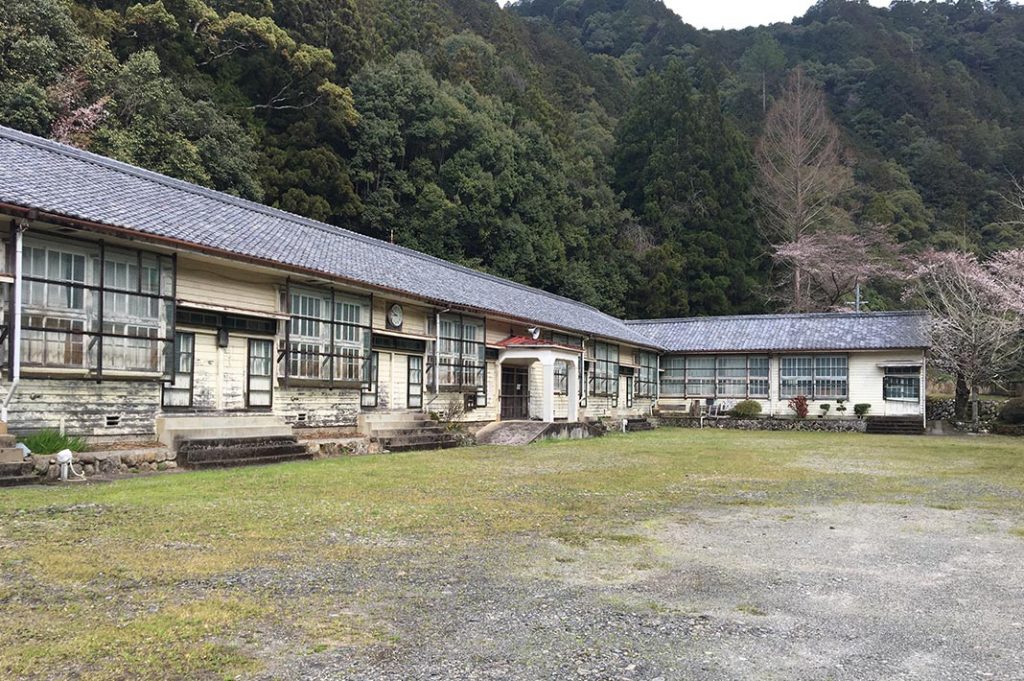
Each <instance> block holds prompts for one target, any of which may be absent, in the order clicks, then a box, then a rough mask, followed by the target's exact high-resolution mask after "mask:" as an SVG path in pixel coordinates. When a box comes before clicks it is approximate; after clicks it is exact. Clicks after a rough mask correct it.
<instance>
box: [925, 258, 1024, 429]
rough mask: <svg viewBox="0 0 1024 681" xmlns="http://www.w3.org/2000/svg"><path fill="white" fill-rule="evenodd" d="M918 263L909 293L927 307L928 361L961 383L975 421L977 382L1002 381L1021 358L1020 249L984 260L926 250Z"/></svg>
mask: <svg viewBox="0 0 1024 681" xmlns="http://www.w3.org/2000/svg"><path fill="white" fill-rule="evenodd" d="M917 262H918V265H917V268H916V271H915V272H914V273H913V286H912V289H911V295H912V296H914V297H915V298H917V299H918V300H919V302H920V303H921V304H923V305H924V306H925V307H926V308H927V309H928V310H929V311H930V312H931V317H932V322H931V324H932V326H931V343H932V348H931V357H932V361H933V362H934V364H935V365H936V366H938V367H939V368H940V369H943V370H945V371H948V372H949V373H950V374H952V375H954V376H956V377H957V382H958V386H959V385H961V384H962V385H964V386H966V388H967V390H968V391H969V399H970V401H971V405H972V409H971V417H972V420H973V421H974V422H975V424H977V422H978V389H979V386H981V385H984V384H988V383H999V382H1001V381H1003V380H1005V379H1006V378H1007V377H1009V376H1010V375H1012V374H1013V372H1015V371H1017V370H1019V369H1020V367H1021V362H1022V358H1024V251H1021V250H1016V251H1004V252H1002V253H999V254H998V255H996V256H994V257H992V258H990V259H989V260H988V261H986V262H981V261H979V260H978V258H977V257H975V256H973V255H969V254H966V253H960V252H952V251H948V252H940V251H930V252H927V253H924V254H922V255H921V256H920V257H919V258H918V260H917ZM958 393H959V390H958ZM958 397H959V395H958Z"/></svg>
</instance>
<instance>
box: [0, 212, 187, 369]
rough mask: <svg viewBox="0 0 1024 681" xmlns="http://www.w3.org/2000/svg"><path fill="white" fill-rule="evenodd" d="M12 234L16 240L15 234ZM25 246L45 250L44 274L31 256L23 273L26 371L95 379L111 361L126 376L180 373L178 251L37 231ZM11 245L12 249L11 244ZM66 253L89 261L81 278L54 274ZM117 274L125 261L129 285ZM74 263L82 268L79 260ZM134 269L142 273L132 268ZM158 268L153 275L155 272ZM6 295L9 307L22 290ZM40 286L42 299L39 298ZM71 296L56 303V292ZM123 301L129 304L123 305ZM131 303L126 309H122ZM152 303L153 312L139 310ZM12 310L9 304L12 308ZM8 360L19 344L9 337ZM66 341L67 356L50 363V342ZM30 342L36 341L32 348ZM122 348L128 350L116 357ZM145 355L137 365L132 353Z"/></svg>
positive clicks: (8, 307) (24, 356)
mask: <svg viewBox="0 0 1024 681" xmlns="http://www.w3.org/2000/svg"><path fill="white" fill-rule="evenodd" d="M10 238H11V239H12V240H13V239H14V234H13V232H12V233H11V235H10ZM23 239H24V242H23V248H24V249H26V250H27V251H29V258H30V259H31V258H33V256H32V254H31V251H32V250H39V251H42V253H43V256H42V263H41V264H42V265H43V267H44V268H45V272H44V273H43V274H41V275H40V274H39V273H34V274H26V273H25V272H26V270H28V271H34V269H33V265H32V264H28V263H26V262H25V261H24V260H23V263H22V272H21V273H20V275H21V279H22V281H23V282H24V283H25V286H24V287H23V290H22V296H23V305H22V309H23V316H22V331H23V332H24V333H22V344H23V348H22V366H23V367H24V368H26V369H30V370H36V371H44V372H45V370H46V369H60V370H65V371H66V370H68V369H71V370H78V371H80V372H81V373H80V374H79V373H77V372H76V371H71V372H70V373H65V372H64V371H61V372H60V373H55V374H53V377H54V378H64V379H75V378H80V377H81V375H83V374H84V375H87V376H88V377H89V379H90V380H95V381H98V382H102V381H103V380H104V378H105V373H106V371H107V367H108V365H112V366H111V369H112V370H113V371H115V372H116V373H117V376H118V378H123V377H124V376H125V375H126V374H128V375H131V374H136V375H137V376H138V377H141V378H143V379H150V380H161V381H165V382H166V381H172V380H173V379H174V361H173V355H174V342H175V310H176V298H177V256H176V255H174V254H170V255H166V254H162V253H156V252H153V251H147V250H143V249H136V248H129V247H123V246H111V245H109V244H107V243H106V242H105V241H104V240H102V239H100V240H96V241H93V240H89V239H83V238H80V237H74V236H66V235H53V234H47V233H33V234H31V235H25V236H24V237H23ZM8 250H11V249H10V248H9V249H8ZM65 256H69V257H71V258H72V259H75V258H80V259H81V260H82V273H81V276H80V277H79V276H72V277H70V278H69V277H61V276H54V275H52V274H51V272H50V269H51V266H53V265H54V264H55V263H54V260H53V258H56V265H57V267H58V268H63V263H64V259H65ZM111 266H112V267H113V272H114V273H115V274H116V272H117V271H118V267H119V266H123V270H124V274H125V278H124V281H123V284H120V285H119V284H117V283H111V282H110V281H108V270H109V269H111ZM73 267H74V266H73ZM133 270H134V275H133V276H129V274H130V273H131V272H132V271H133ZM147 272H149V273H151V275H152V276H150V275H149V274H147ZM9 288H10V291H9V293H10V295H9V296H8V298H7V299H6V300H5V301H4V304H5V305H6V306H7V309H8V310H9V309H10V307H11V305H12V303H13V300H11V299H10V296H13V295H14V291H13V287H9ZM36 291H41V294H42V299H41V300H40V301H37V302H33V297H34V296H35V295H36ZM62 292H63V295H64V296H65V298H66V299H67V300H68V301H74V304H71V303H70V302H69V303H68V304H65V305H56V304H51V302H52V301H51V300H50V296H51V295H53V294H56V295H57V297H60V296H61V295H62ZM122 301H123V305H122V304H121V303H122ZM120 307H123V308H124V310H123V311H118V309H117V308H120ZM133 307H137V308H139V309H140V310H141V309H142V307H147V308H150V309H149V310H148V314H139V313H136V312H133ZM5 312H6V310H5ZM39 343H42V344H43V348H44V359H43V361H41V362H34V361H33V359H32V354H33V351H32V350H31V349H30V348H31V347H32V346H33V345H34V344H39ZM7 345H8V352H7V357H6V360H7V365H8V366H10V362H11V361H12V357H11V355H12V353H13V348H12V347H11V344H10V343H8V344H7ZM61 345H63V346H64V350H63V354H64V358H65V359H64V360H63V361H58V362H50V361H48V360H47V359H45V354H46V353H47V352H48V349H47V348H49V347H50V346H54V347H60V346H61ZM24 346H28V347H24ZM119 347H120V348H121V350H122V351H123V353H125V355H124V356H123V357H121V358H115V357H112V356H109V355H112V354H113V353H116V352H117V349H118V348H119ZM132 352H134V353H136V354H137V353H139V352H141V353H142V355H141V356H142V357H145V358H146V359H145V361H144V362H141V363H139V364H143V365H141V366H140V365H138V364H136V363H132V364H131V365H129V363H128V362H127V360H128V353H132Z"/></svg>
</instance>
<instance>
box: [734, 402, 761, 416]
mask: <svg viewBox="0 0 1024 681" xmlns="http://www.w3.org/2000/svg"><path fill="white" fill-rule="evenodd" d="M729 413H730V414H732V415H733V416H735V417H737V418H741V419H752V418H755V417H757V416H758V415H759V414H760V413H761V403H760V402H757V401H755V400H743V401H742V402H737V403H736V406H734V407H733V408H732V410H731V411H730V412H729Z"/></svg>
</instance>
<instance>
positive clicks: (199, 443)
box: [178, 435, 298, 453]
mask: <svg viewBox="0 0 1024 681" xmlns="http://www.w3.org/2000/svg"><path fill="white" fill-rule="evenodd" d="M296 442H298V439H297V438H296V437H295V436H294V435H270V436H257V437H218V438H193V439H188V440H184V441H182V442H181V444H180V445H179V446H178V451H179V452H182V453H186V452H195V451H199V450H203V449H212V448H220V447H260V446H263V445H280V444H295V443H296Z"/></svg>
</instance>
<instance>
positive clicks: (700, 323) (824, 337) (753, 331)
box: [626, 312, 929, 352]
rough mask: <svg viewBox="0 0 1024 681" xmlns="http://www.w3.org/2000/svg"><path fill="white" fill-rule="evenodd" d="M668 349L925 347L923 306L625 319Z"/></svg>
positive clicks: (748, 349) (925, 320) (771, 349)
mask: <svg viewBox="0 0 1024 681" xmlns="http://www.w3.org/2000/svg"><path fill="white" fill-rule="evenodd" d="M626 323H627V324H628V325H629V326H631V327H632V328H633V329H635V330H637V331H639V332H640V333H642V334H644V335H645V336H647V337H648V338H650V339H651V340H652V341H653V342H654V343H656V344H658V345H660V346H661V347H662V348H664V349H665V350H667V351H668V352H753V351H760V352H772V351H785V350H895V349H907V348H926V347H928V346H929V341H928V315H927V313H925V312H859V313H854V312H845V313H821V314H779V315H741V316H734V317H691V318H687V319H649V320H633V321H628V322H626Z"/></svg>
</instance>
